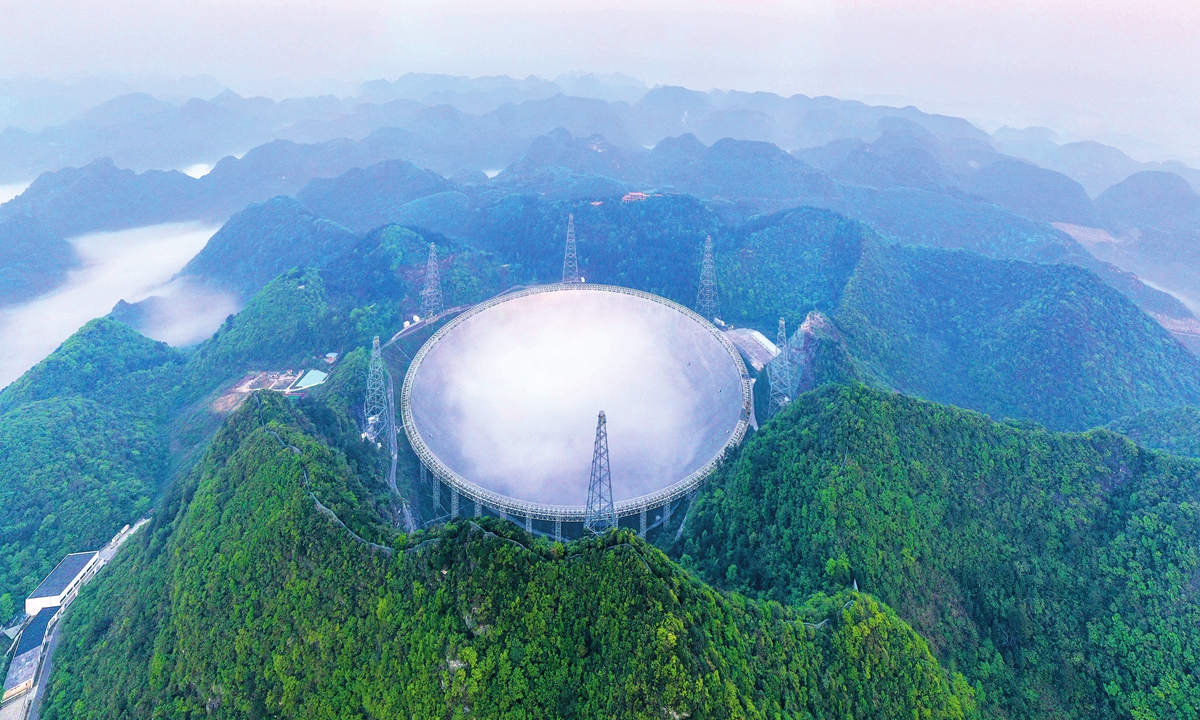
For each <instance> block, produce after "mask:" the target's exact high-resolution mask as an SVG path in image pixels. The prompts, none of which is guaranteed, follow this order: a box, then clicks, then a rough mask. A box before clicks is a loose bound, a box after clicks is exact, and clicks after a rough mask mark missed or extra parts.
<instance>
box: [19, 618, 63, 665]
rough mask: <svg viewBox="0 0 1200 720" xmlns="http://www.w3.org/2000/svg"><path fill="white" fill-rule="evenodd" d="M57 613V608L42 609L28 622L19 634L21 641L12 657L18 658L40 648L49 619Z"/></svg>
mask: <svg viewBox="0 0 1200 720" xmlns="http://www.w3.org/2000/svg"><path fill="white" fill-rule="evenodd" d="M57 612H58V606H57V605H55V606H53V607H48V608H42V609H41V610H39V611H38V614H37V615H34V616H33V619H32V620H30V621H29V624H28V625H26V626H25V630H24V632H22V633H21V639H20V641H18V643H17V652H16V653H15V654H14V655H13V657H20V656H22V655H24V654H25V653H27V652H29V651H30V650H33V649H34V648H37V647H40V646H41V644H42V641H43V640H44V639H45V638H46V628H47V627H49V625H50V619H51V618H53V617H54V614H55V613H57Z"/></svg>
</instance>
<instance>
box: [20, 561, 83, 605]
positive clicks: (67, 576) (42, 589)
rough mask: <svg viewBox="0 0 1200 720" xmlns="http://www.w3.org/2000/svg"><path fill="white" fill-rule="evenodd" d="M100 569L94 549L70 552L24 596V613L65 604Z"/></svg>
mask: <svg viewBox="0 0 1200 720" xmlns="http://www.w3.org/2000/svg"><path fill="white" fill-rule="evenodd" d="M99 569H100V553H98V552H96V551H95V550H92V551H89V552H81V553H71V554H70V555H68V556H66V557H65V558H63V559H62V561H61V562H59V563H58V565H57V566H56V567H55V568H54V569H53V570H51V571H50V574H49V575H47V576H46V579H45V580H43V581H42V584H41V585H38V586H37V589H36V590H34V591H33V593H32V594H30V596H29V597H27V598H25V614H26V615H37V614H38V612H39V611H41V610H42V609H43V608H48V607H55V606H59V605H66V604H67V603H69V602H71V600H73V599H74V598H75V593H77V592H79V586H80V585H82V584H83V583H84V582H85V581H87V580H88V579H89V578H90V577H91V576H92V575H95V574H96V571H97V570H99Z"/></svg>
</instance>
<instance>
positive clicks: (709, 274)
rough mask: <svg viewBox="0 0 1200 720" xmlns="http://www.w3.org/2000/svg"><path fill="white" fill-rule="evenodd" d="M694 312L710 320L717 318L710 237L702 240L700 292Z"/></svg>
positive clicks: (715, 285)
mask: <svg viewBox="0 0 1200 720" xmlns="http://www.w3.org/2000/svg"><path fill="white" fill-rule="evenodd" d="M696 311H697V312H699V313H700V314H701V315H703V316H704V317H705V318H707V319H709V320H712V319H714V318H716V317H717V313H718V312H720V308H719V307H718V306H717V266H716V264H715V263H714V262H713V241H712V235H709V236H708V237H707V238H705V239H704V260H703V261H702V262H701V263H700V291H699V292H698V293H696Z"/></svg>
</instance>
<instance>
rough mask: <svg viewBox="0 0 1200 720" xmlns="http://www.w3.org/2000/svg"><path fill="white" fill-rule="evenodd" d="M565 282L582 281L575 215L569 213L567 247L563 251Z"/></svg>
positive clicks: (563, 279)
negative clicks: (577, 250)
mask: <svg viewBox="0 0 1200 720" xmlns="http://www.w3.org/2000/svg"><path fill="white" fill-rule="evenodd" d="M562 281H563V282H565V283H577V282H580V278H579V258H578V256H577V255H576V253H575V215H574V214H571V215H567V249H566V251H565V252H563V277H562Z"/></svg>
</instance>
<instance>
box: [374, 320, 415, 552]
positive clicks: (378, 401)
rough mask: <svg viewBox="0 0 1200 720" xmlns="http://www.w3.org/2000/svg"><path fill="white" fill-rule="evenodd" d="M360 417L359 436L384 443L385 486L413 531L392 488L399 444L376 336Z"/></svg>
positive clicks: (393, 399) (404, 507)
mask: <svg viewBox="0 0 1200 720" xmlns="http://www.w3.org/2000/svg"><path fill="white" fill-rule="evenodd" d="M363 417H364V418H365V422H366V428H365V430H364V431H363V436H364V437H366V438H367V439H369V440H370V441H371V442H373V443H379V442H381V441H382V442H386V443H387V448H388V455H389V456H390V460H391V463H390V466H389V467H388V475H387V484H388V489H389V490H391V491H392V493H393V494H394V495H395V497H396V498H397V499H398V500H399V501H400V509H401V512H403V514H404V530H405V532H412V531H413V530H416V528H417V523H416V520H415V519H414V518H413V516H412V510H411V509H410V508H409V507H408V503H407V502H406V501H405V500H404V497H403V496H402V495H401V494H400V490H399V488H397V487H396V464H397V462H398V461H399V459H400V447H399V441H398V440H397V439H396V433H397V431H398V428H397V426H396V393H395V390H394V388H393V382H392V374H391V373H390V372H388V369H387V363H386V362H385V361H384V359H383V350H382V349H381V348H380V347H379V336H375V340H374V341H373V342H372V343H371V360H370V362H369V363H368V364H367V392H366V397H365V399H364V400H363Z"/></svg>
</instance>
